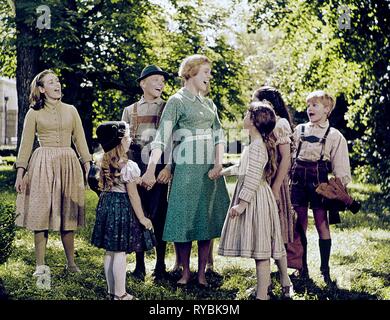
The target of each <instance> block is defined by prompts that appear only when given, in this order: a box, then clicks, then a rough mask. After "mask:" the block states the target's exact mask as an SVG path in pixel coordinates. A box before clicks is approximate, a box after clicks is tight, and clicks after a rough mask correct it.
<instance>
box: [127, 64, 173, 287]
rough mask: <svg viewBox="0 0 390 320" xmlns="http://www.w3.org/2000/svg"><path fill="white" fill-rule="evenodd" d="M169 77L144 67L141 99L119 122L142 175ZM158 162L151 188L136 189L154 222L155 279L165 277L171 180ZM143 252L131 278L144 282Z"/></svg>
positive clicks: (138, 253) (153, 68)
mask: <svg viewBox="0 0 390 320" xmlns="http://www.w3.org/2000/svg"><path fill="white" fill-rule="evenodd" d="M168 76H169V74H168V73H167V72H165V71H163V70H161V68H159V67H158V66H155V65H149V66H147V67H145V68H144V69H143V70H142V72H141V76H140V77H139V78H138V79H137V81H138V82H139V84H140V87H141V88H142V91H143V96H142V98H141V100H139V101H137V102H136V103H134V104H132V105H130V106H128V107H126V108H125V109H124V111H123V114H122V120H123V121H126V122H127V123H129V125H130V135H131V138H132V143H131V145H130V149H129V153H128V155H129V159H131V160H133V161H135V162H136V163H137V164H138V166H139V168H140V169H141V176H142V175H143V174H144V173H145V171H146V168H147V164H148V161H149V153H150V145H149V144H150V142H151V141H153V139H154V135H155V132H156V129H157V127H158V125H159V121H160V117H161V114H162V111H163V109H164V105H165V101H164V100H162V99H161V94H162V91H163V89H164V85H165V83H164V82H165V80H166V79H167V78H168ZM163 156H164V155H163ZM163 156H162V157H161V163H160V164H159V165H157V169H156V170H157V171H156V174H157V182H158V183H156V184H155V185H154V187H153V188H152V189H145V188H143V187H139V188H138V192H139V194H140V197H141V202H142V206H143V208H144V211H145V214H146V216H147V217H148V218H150V219H151V220H152V222H153V226H154V232H155V235H156V240H157V245H156V257H157V258H156V265H155V269H154V276H155V280H161V279H163V278H165V277H166V276H167V272H166V267H165V250H166V242H165V241H162V234H163V230H164V224H165V218H166V213H167V206H168V203H167V194H168V182H169V181H170V179H171V166H170V164H164V163H165V162H166V161H164V159H163ZM144 259H145V257H144V252H137V253H136V266H135V269H134V271H133V276H134V277H136V278H138V279H140V280H142V281H144V279H145V274H146V272H145V261H144Z"/></svg>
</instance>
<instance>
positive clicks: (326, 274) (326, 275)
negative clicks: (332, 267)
mask: <svg viewBox="0 0 390 320" xmlns="http://www.w3.org/2000/svg"><path fill="white" fill-rule="evenodd" d="M321 274H322V277H323V279H324V282H325V283H326V284H327V285H330V284H332V283H333V281H332V279H331V277H330V272H329V269H327V270H326V269H325V270H321Z"/></svg>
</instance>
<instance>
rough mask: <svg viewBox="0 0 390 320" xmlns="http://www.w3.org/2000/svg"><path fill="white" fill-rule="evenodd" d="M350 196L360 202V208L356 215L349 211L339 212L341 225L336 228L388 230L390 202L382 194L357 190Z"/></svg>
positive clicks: (389, 226) (389, 225)
mask: <svg viewBox="0 0 390 320" xmlns="http://www.w3.org/2000/svg"><path fill="white" fill-rule="evenodd" d="M352 194H353V197H354V198H355V199H358V200H359V201H360V203H361V205H362V207H361V209H360V211H359V212H358V213H357V214H353V213H352V212H350V211H345V212H341V213H340V216H341V223H340V224H338V225H337V228H341V229H343V228H347V229H348V228H356V227H359V228H361V227H363V228H364V227H368V228H375V229H377V228H380V229H389V228H390V202H389V201H388V200H386V199H385V197H384V195H383V194H382V193H380V192H374V191H372V190H368V191H362V190H359V191H355V192H352Z"/></svg>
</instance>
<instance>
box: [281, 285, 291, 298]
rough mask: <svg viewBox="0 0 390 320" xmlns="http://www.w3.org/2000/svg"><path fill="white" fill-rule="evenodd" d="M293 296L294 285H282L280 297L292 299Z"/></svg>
mask: <svg viewBox="0 0 390 320" xmlns="http://www.w3.org/2000/svg"><path fill="white" fill-rule="evenodd" d="M293 296H294V287H293V285H292V284H291V285H289V286H285V287H282V299H292V297H293Z"/></svg>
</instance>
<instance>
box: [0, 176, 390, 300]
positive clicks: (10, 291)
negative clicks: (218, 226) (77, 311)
mask: <svg viewBox="0 0 390 320" xmlns="http://www.w3.org/2000/svg"><path fill="white" fill-rule="evenodd" d="M227 182H228V190H229V194H230V196H232V193H233V191H234V183H235V179H234V178H228V179H227ZM13 183H14V171H11V170H9V168H7V170H1V169H0V192H1V193H0V198H1V199H7V200H8V201H14V200H15V198H16V195H15V193H14V191H13ZM350 190H351V192H352V194H353V196H354V197H355V198H356V199H359V201H361V202H362V210H361V211H360V212H359V213H357V214H355V215H354V214H352V213H351V212H344V213H341V219H342V223H341V224H339V225H332V226H331V235H332V255H331V259H330V265H331V276H332V278H333V279H334V280H335V282H336V284H337V286H334V287H327V286H326V285H325V283H324V282H323V280H322V278H321V275H320V270H319V267H320V255H319V249H318V235H317V232H316V230H315V228H314V221H313V217H312V215H309V229H308V241H309V243H308V262H309V271H310V276H311V279H312V281H310V282H307V283H300V282H299V281H294V285H295V287H296V292H297V294H296V296H295V297H294V299H295V300H350V299H390V289H389V288H390V283H389V282H390V280H389V272H388V270H390V259H389V258H388V257H389V256H390V232H389V223H390V215H389V207H388V205H387V204H386V203H385V202H384V200H383V199H382V197H381V193H380V190H379V188H378V187H377V186H373V185H365V184H359V183H353V184H351V185H350ZM97 200H98V198H97V196H96V195H95V194H94V193H93V192H92V191H90V190H88V191H87V192H86V209H87V226H86V227H85V228H82V229H80V230H79V231H78V232H77V235H76V241H75V247H76V261H77V263H78V265H79V266H80V268H81V269H82V271H83V273H82V274H76V275H74V274H68V273H67V272H66V271H65V269H64V266H65V263H66V259H65V255H64V250H63V247H62V243H61V239H60V237H59V234H58V233H56V232H51V233H50V235H49V241H48V247H47V255H46V263H47V264H48V265H49V266H50V267H51V272H52V289H51V290H50V291H44V290H39V289H37V288H36V285H35V279H34V278H33V277H32V273H33V272H34V269H35V267H34V266H35V257H34V241H33V234H32V232H30V231H27V230H25V229H21V228H18V229H17V232H16V238H15V241H14V251H13V253H12V255H11V256H10V258H9V259H8V261H7V262H6V263H4V264H3V265H1V266H0V278H1V279H2V281H3V285H4V287H5V291H6V293H7V296H8V298H9V299H16V300H25V299H28V300H104V299H106V284H105V278H104V271H103V254H104V250H102V249H98V248H95V247H93V246H92V245H91V244H90V237H91V232H92V228H93V223H94V219H95V208H96V204H97ZM217 250H218V240H216V241H215V244H214V257H215V262H214V265H215V271H216V272H217V273H218V274H219V275H210V276H208V281H209V282H210V284H211V285H212V286H211V289H208V290H203V289H199V288H197V287H196V286H189V288H187V289H181V288H176V286H175V284H174V281H165V282H162V283H159V284H156V283H154V282H153V278H152V276H151V274H152V271H153V269H154V263H155V260H154V259H155V254H154V252H153V251H150V252H148V253H147V254H146V269H147V276H146V279H145V283H143V282H137V281H136V280H134V279H133V278H132V277H131V276H130V274H128V277H127V288H128V291H129V292H130V293H132V294H134V295H136V296H137V297H138V298H139V299H148V300H149V299H157V300H183V299H185V300H196V299H212V300H219V299H227V300H234V299H236V300H247V299H249V297H248V293H247V289H248V288H250V287H253V286H255V284H256V273H255V263H254V261H253V260H252V259H244V258H227V257H222V256H218V255H217ZM174 262H175V255H174V249H173V245H172V244H171V243H169V244H168V247H167V257H166V265H167V267H168V268H170V267H171V266H173V264H174ZM134 266H135V256H134V254H130V255H128V268H127V270H128V271H132V270H133V269H134ZM196 269H197V247H196V244H195V243H194V246H193V249H192V255H191V270H192V271H193V272H195V271H196ZM276 271H277V269H276V266H275V265H274V264H273V263H272V272H273V273H272V282H273V285H274V292H275V294H276V295H277V296H278V295H280V291H281V288H280V284H279V279H278V275H277V273H276ZM290 271H292V270H290Z"/></svg>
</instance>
